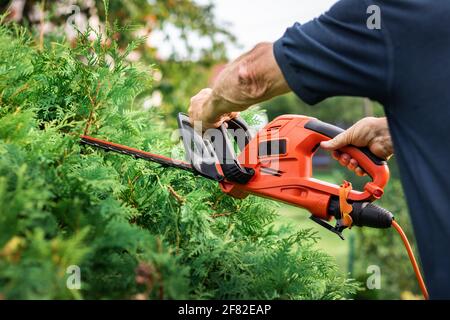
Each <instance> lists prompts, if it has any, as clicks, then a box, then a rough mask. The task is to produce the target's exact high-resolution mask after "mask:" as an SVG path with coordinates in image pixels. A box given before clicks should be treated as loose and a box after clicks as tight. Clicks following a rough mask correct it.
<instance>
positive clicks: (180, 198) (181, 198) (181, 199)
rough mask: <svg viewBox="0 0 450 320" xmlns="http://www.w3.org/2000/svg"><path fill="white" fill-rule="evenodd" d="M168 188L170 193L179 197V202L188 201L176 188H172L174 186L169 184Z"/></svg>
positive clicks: (176, 197)
mask: <svg viewBox="0 0 450 320" xmlns="http://www.w3.org/2000/svg"><path fill="white" fill-rule="evenodd" d="M167 189H168V190H169V192H170V194H171V195H172V196H174V197H175V199H177V201H178V203H180V204H182V203H184V202H185V201H186V199H184V198H183V197H182V196H180V195H179V194H178V193H177V192H176V191H175V190H174V188H172V186H167Z"/></svg>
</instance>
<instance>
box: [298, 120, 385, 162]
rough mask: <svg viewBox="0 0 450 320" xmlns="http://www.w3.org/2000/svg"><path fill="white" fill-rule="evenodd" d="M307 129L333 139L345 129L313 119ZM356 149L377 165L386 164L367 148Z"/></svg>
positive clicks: (306, 125) (308, 123) (307, 124)
mask: <svg viewBox="0 0 450 320" xmlns="http://www.w3.org/2000/svg"><path fill="white" fill-rule="evenodd" d="M305 128H306V129H309V130H312V131H315V132H318V133H320V134H323V135H324V136H327V137H329V138H331V139H332V138H334V137H336V136H337V135H338V134H340V133H342V132H344V129H342V128H339V127H337V126H334V125H332V124H329V123H326V122H323V121H320V120H317V119H311V120H310V121H308V122H307V123H306V124H305ZM355 148H358V149H359V150H361V152H362V153H364V154H365V155H366V156H367V157H368V158H369V159H370V160H372V162H373V163H375V164H376V165H384V164H385V163H386V161H385V160H384V159H381V158H380V157H377V156H376V155H374V154H373V153H372V152H371V151H370V150H369V148H367V147H355Z"/></svg>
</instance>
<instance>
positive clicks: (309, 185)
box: [81, 113, 428, 298]
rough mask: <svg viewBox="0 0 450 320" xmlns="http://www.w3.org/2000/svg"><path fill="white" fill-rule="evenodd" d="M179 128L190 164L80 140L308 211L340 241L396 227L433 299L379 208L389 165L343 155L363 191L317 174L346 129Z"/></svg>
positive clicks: (298, 124) (357, 152)
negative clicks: (353, 163) (357, 230)
mask: <svg viewBox="0 0 450 320" xmlns="http://www.w3.org/2000/svg"><path fill="white" fill-rule="evenodd" d="M178 125H179V130H180V135H181V139H182V141H183V145H184V148H185V151H186V158H187V162H185V161H180V160H175V159H171V158H168V157H165V156H161V155H157V154H153V153H149V152H146V151H142V150H138V149H134V148H130V147H127V146H123V145H120V144H116V143H112V142H108V141H104V140H100V139H96V138H93V137H90V136H82V137H81V142H82V143H84V144H87V145H91V146H93V147H97V148H102V149H105V150H108V151H114V152H119V153H123V154H127V155H130V156H133V157H135V158H141V159H145V160H150V161H153V162H156V163H159V164H161V165H163V166H169V167H175V168H178V169H183V170H187V171H191V172H192V173H194V174H198V175H201V176H203V177H205V178H208V179H212V180H214V181H217V182H218V183H219V185H220V188H221V189H222V191H223V192H225V193H226V194H228V195H230V196H232V197H235V198H245V197H246V196H247V195H249V194H253V195H257V196H261V197H265V198H270V199H273V200H276V201H281V202H285V203H289V204H291V205H294V206H298V207H301V208H304V209H307V210H308V211H309V212H310V213H311V214H312V215H311V219H312V220H313V221H315V222H316V223H318V224H320V225H321V226H323V227H325V228H326V229H328V230H330V231H331V232H333V233H335V234H337V235H338V236H339V237H340V238H341V239H344V238H343V235H342V231H343V230H344V229H346V228H351V227H352V226H358V227H363V226H367V227H372V228H390V227H391V226H393V227H394V228H395V229H397V231H398V232H399V233H400V235H401V236H402V240H403V242H404V244H405V246H406V248H407V251H408V255H409V257H410V260H411V263H412V265H413V267H414V271H415V273H416V276H417V279H418V281H419V285H420V287H421V290H422V293H423V294H424V297H425V298H428V294H427V291H426V287H425V284H424V281H423V279H422V276H421V274H420V270H419V268H418V266H417V262H416V260H415V258H414V255H413V254H412V250H411V247H410V245H409V243H408V240H407V239H406V236H405V235H404V233H403V231H402V230H401V228H400V227H399V225H398V224H397V223H396V222H395V221H394V217H393V215H392V213H390V212H389V211H387V210H386V209H384V208H381V207H379V206H377V205H375V204H373V203H372V202H373V201H375V200H377V199H380V198H381V197H382V195H383V188H384V187H385V185H386V184H387V182H388V180H389V169H388V166H387V163H386V161H384V160H383V159H380V158H378V157H377V156H375V155H374V154H373V153H371V152H370V150H369V149H367V148H358V147H355V146H346V147H344V148H342V149H340V150H339V151H340V152H344V153H347V154H349V155H350V156H351V157H352V158H354V159H355V160H357V161H358V164H359V166H360V167H361V168H362V169H363V170H364V171H365V172H366V173H367V174H368V176H370V177H371V181H370V182H367V183H366V184H365V186H364V189H363V190H362V191H357V190H352V186H351V184H350V183H349V182H347V181H344V183H343V184H342V185H341V186H338V185H335V184H331V183H328V182H325V181H321V180H317V179H315V178H314V177H313V170H312V158H313V156H314V154H315V152H316V151H317V149H318V147H319V145H320V142H321V141H325V140H329V139H332V138H334V137H335V136H336V135H338V134H339V133H341V132H343V129H341V128H339V127H336V126H333V125H331V124H328V123H324V122H322V121H319V120H317V119H315V118H311V117H307V116H300V115H283V116H280V117H278V118H276V119H275V120H273V121H272V122H270V123H269V124H267V125H266V126H265V127H264V128H263V129H261V130H260V131H259V132H258V133H257V134H256V135H255V136H253V135H252V134H251V132H250V130H249V128H248V126H247V124H246V123H245V122H244V121H243V120H242V119H240V118H238V119H233V120H230V121H228V122H227V123H226V125H222V126H221V127H219V128H218V129H210V130H207V131H206V132H205V133H204V134H203V135H202V134H199V133H198V132H197V131H196V130H194V128H193V127H192V126H191V124H190V121H189V118H188V116H187V115H185V114H182V113H180V114H179V115H178ZM236 148H237V149H239V151H238V152H235V151H237V150H235V149H236ZM236 153H238V154H237V155H236ZM332 219H334V220H335V221H336V223H335V225H334V226H333V225H331V224H330V223H329V221H330V220H332Z"/></svg>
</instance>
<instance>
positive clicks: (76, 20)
mask: <svg viewBox="0 0 450 320" xmlns="http://www.w3.org/2000/svg"><path fill="white" fill-rule="evenodd" d="M106 7H107V13H108V14H107V15H106V16H107V21H108V24H109V25H113V24H115V23H116V22H118V23H119V24H120V25H121V26H124V27H120V28H119V27H118V26H116V28H115V29H116V30H117V32H116V33H115V34H114V35H113V37H112V38H113V39H114V43H115V44H118V49H119V50H125V48H126V47H127V46H128V45H129V44H130V43H132V42H133V41H135V40H137V39H140V38H143V39H144V40H145V41H142V43H141V44H140V45H139V46H137V47H136V48H135V49H134V50H133V51H132V52H130V53H129V55H128V56H127V60H129V61H131V62H136V61H139V62H140V63H146V64H150V65H153V64H156V65H158V68H159V69H157V70H154V72H155V74H154V80H155V81H154V88H153V90H152V91H148V90H146V91H143V92H141V94H140V96H139V97H138V99H143V100H144V101H145V103H144V107H146V108H151V107H162V108H163V109H164V112H165V114H166V115H169V117H170V115H175V114H176V113H178V112H179V111H186V108H187V105H188V102H189V98H190V97H191V96H192V95H193V94H195V93H196V92H197V91H198V90H200V89H201V88H203V87H205V86H206V85H207V84H208V79H209V78H210V74H211V72H210V70H211V68H212V66H214V65H215V64H218V63H223V62H225V61H226V60H227V57H226V50H225V44H226V43H232V44H233V43H236V39H235V37H234V36H233V35H232V34H231V33H230V32H229V31H227V29H226V25H225V27H222V26H221V25H219V23H218V22H217V20H216V19H215V16H214V11H213V10H214V6H213V4H211V3H210V4H206V5H201V4H198V3H197V2H195V1H192V0H151V1H149V0H129V1H118V0H109V1H106ZM8 8H9V11H10V15H9V19H10V20H14V21H16V22H19V23H21V24H23V25H27V26H30V27H31V29H32V30H34V32H35V34H36V35H37V38H39V39H41V41H43V40H44V37H43V35H44V34H47V33H49V34H50V35H51V36H49V37H47V38H45V39H49V40H52V39H54V36H55V34H60V35H64V36H65V37H67V38H68V39H69V40H70V41H72V43H73V45H74V44H75V41H76V36H77V32H76V29H79V30H81V31H85V30H86V29H87V27H88V25H90V26H91V27H92V28H93V30H92V31H91V37H92V38H95V37H96V34H95V32H94V31H95V30H99V33H100V34H101V33H102V32H104V30H105V23H104V22H102V21H103V19H102V21H101V19H100V18H99V16H105V6H103V1H102V0H87V1H86V0H59V1H43V0H12V1H5V0H0V9H1V10H2V12H3V11H6V10H8ZM153 38H158V41H159V42H157V41H156V40H153ZM105 39H106V38H105ZM199 43H201V46H198V44H199ZM163 44H164V46H165V48H166V49H167V47H170V48H171V50H170V52H166V55H165V56H161V54H160V52H159V46H161V45H163ZM106 45H108V44H106ZM180 52H183V53H184V54H180ZM162 62H163V63H162ZM174 119H175V118H174V117H171V118H169V119H168V124H171V125H173V126H174V125H175V123H176V122H175V120H174Z"/></svg>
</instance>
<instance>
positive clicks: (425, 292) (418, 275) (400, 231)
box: [392, 220, 429, 300]
mask: <svg viewBox="0 0 450 320" xmlns="http://www.w3.org/2000/svg"><path fill="white" fill-rule="evenodd" d="M392 226H393V227H394V228H395V230H397V232H398V234H399V235H400V237H401V238H402V241H403V244H404V245H405V248H406V251H407V252H408V256H409V260H411V264H412V266H413V268H414V273H415V274H416V278H417V282H419V286H420V290H421V291H422V294H423V297H424V298H425V300H428V298H429V297H428V290H427V287H426V286H425V282H424V281H423V277H422V274H421V273H420V269H419V265H418V264H417V261H416V258H415V257H414V253H413V251H412V248H411V245H410V244H409V241H408V238H407V237H406V234H405V233H404V232H403V229H402V228H401V227H400V225H399V224H398V223H397V222H396V221H395V220H393V221H392Z"/></svg>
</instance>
